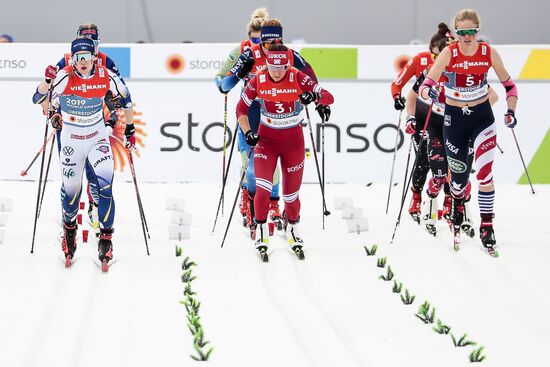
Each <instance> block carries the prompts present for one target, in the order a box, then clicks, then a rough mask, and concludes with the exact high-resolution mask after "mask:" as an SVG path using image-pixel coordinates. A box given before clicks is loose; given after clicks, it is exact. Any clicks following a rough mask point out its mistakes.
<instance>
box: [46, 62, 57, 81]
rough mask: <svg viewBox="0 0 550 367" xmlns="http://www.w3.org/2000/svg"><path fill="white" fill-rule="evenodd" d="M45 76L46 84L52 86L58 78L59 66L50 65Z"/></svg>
mask: <svg viewBox="0 0 550 367" xmlns="http://www.w3.org/2000/svg"><path fill="white" fill-rule="evenodd" d="M44 76H45V77H46V83H48V84H50V83H51V82H52V80H54V79H55V77H56V76H57V66H53V65H48V67H47V68H46V71H45V72H44Z"/></svg>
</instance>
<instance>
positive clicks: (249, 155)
mask: <svg viewBox="0 0 550 367" xmlns="http://www.w3.org/2000/svg"><path fill="white" fill-rule="evenodd" d="M253 150H254V149H252V148H250V152H248V161H247V162H246V164H245V165H244V169H243V173H242V174H241V180H240V181H239V186H237V194H236V195H235V200H234V201H233V207H232V208H231V214H229V220H228V221H227V226H226V227H225V233H224V234H223V239H222V244H221V246H220V247H223V244H224V243H225V238H226V237H227V232H228V231H229V226H230V225H231V219H232V218H233V213H234V212H235V206H237V200H238V199H239V192H240V191H241V186H242V184H243V180H244V176H245V175H246V169H247V168H248V164H249V163H250V159H252V158H251V156H252V151H253Z"/></svg>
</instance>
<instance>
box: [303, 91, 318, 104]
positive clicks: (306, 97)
mask: <svg viewBox="0 0 550 367" xmlns="http://www.w3.org/2000/svg"><path fill="white" fill-rule="evenodd" d="M316 100H317V93H313V92H303V93H302V94H300V102H302V104H303V105H306V106H307V105H308V104H310V103H311V102H315V101H316Z"/></svg>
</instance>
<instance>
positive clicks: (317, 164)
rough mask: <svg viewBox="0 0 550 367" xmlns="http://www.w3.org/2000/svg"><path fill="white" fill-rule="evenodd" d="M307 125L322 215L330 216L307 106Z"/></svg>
mask: <svg viewBox="0 0 550 367" xmlns="http://www.w3.org/2000/svg"><path fill="white" fill-rule="evenodd" d="M305 110H306V117H307V124H308V126H309V137H310V138H311V148H313V157H314V158H315V167H316V168H317V177H318V178H319V187H320V188H321V196H322V197H323V215H330V212H329V211H328V209H327V204H326V200H325V190H324V188H323V184H322V180H321V172H320V171H319V160H318V159H317V147H316V146H315V140H314V139H313V130H312V127H311V119H310V118H309V110H308V109H307V106H306V107H305Z"/></svg>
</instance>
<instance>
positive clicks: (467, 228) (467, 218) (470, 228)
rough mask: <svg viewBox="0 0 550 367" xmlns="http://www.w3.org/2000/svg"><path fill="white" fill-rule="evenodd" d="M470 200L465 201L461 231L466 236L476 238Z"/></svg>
mask: <svg viewBox="0 0 550 367" xmlns="http://www.w3.org/2000/svg"><path fill="white" fill-rule="evenodd" d="M469 200H470V199H468V200H465V201H464V221H463V222H462V224H461V225H460V229H461V230H462V232H463V233H464V234H465V235H466V236H468V237H470V238H474V236H475V235H476V232H475V230H474V222H473V221H472V218H471V214H472V213H471V211H470V205H469V204H468V202H469Z"/></svg>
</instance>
